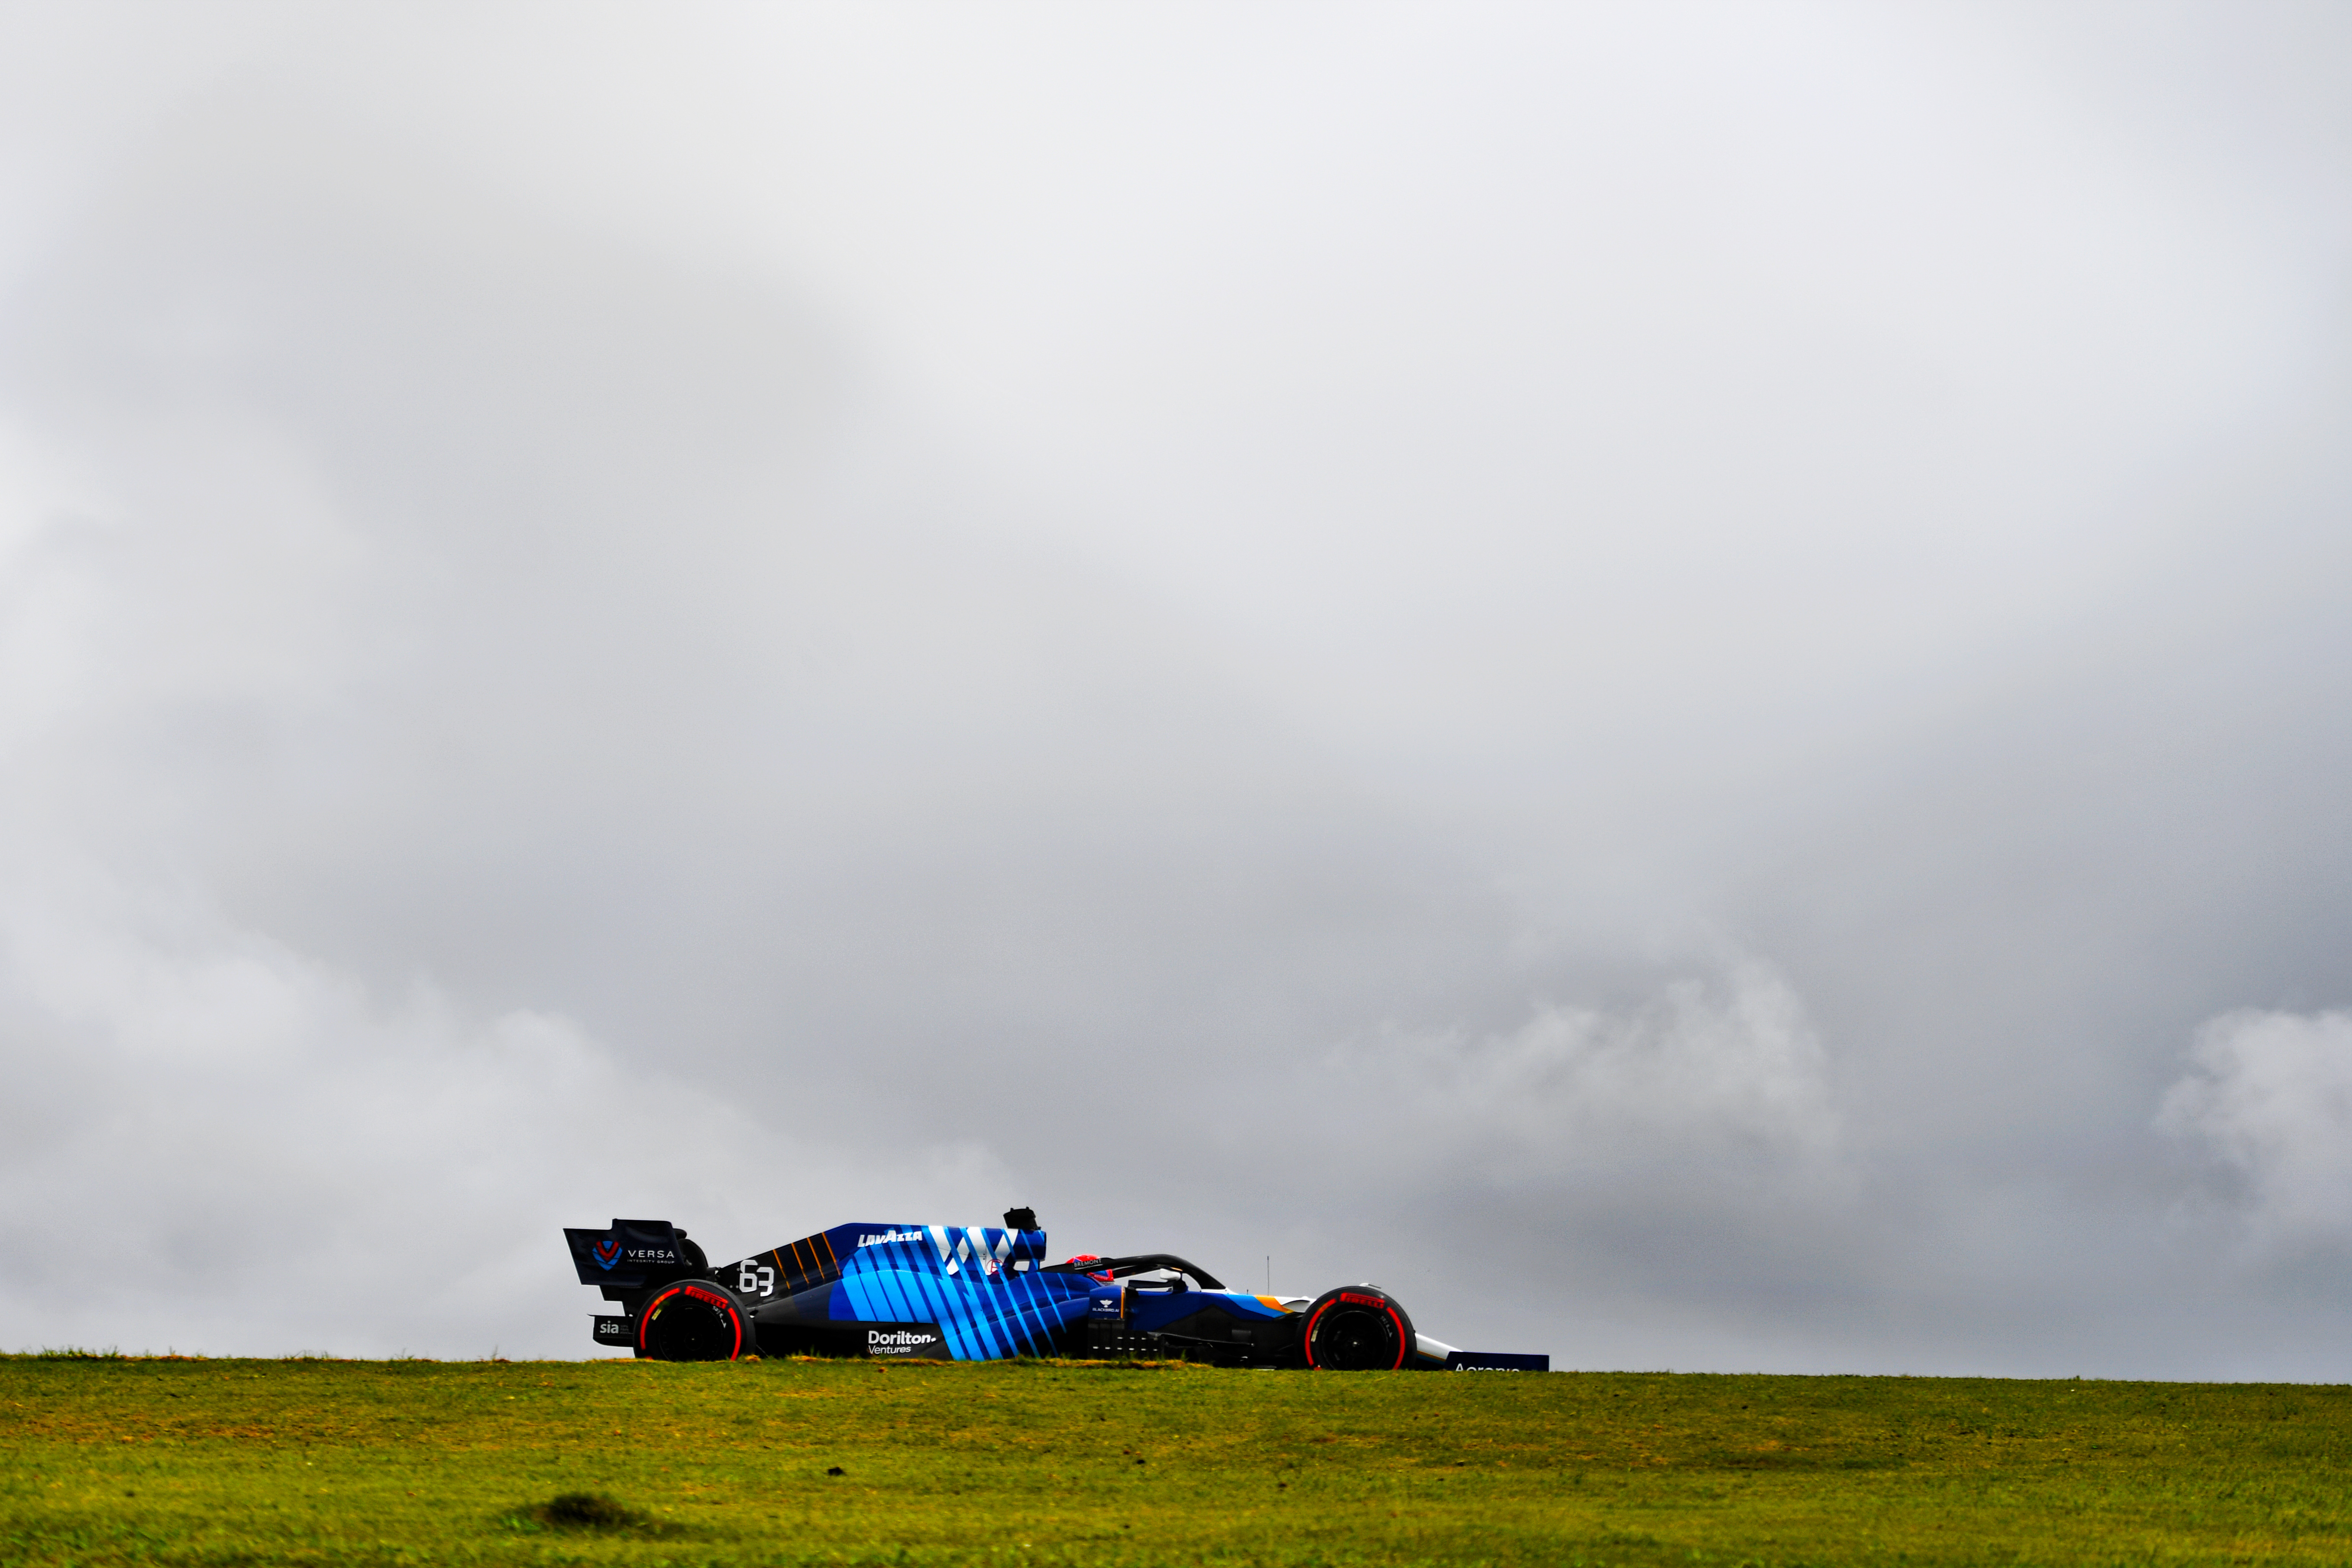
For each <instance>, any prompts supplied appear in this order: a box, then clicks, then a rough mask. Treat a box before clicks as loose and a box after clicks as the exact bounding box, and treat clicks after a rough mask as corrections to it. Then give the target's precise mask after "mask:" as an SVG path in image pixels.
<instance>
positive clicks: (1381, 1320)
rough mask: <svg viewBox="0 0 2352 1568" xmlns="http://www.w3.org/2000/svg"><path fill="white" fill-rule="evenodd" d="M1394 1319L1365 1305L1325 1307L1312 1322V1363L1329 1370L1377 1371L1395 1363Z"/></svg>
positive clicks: (1397, 1359) (1396, 1356)
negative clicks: (1319, 1316)
mask: <svg viewBox="0 0 2352 1568" xmlns="http://www.w3.org/2000/svg"><path fill="white" fill-rule="evenodd" d="M1401 1348H1402V1347H1400V1346H1399V1345H1398V1343H1397V1326H1396V1320H1395V1319H1393V1318H1391V1317H1390V1316H1389V1315H1388V1314H1387V1313H1386V1312H1381V1311H1375V1310H1372V1309H1370V1308H1369V1307H1353V1306H1339V1307H1333V1308H1330V1309H1329V1310H1327V1311H1325V1312H1324V1314H1323V1321H1321V1322H1318V1323H1317V1324H1316V1325H1315V1364H1316V1365H1317V1366H1320V1367H1328V1368H1329V1369H1330V1370H1331V1371H1333V1372H1379V1371H1384V1370H1386V1369H1387V1368H1389V1367H1392V1366H1394V1365H1396V1364H1397V1363H1398V1361H1399V1360H1400V1359H1401V1357H1400V1356H1399V1354H1398V1352H1399V1351H1400V1349H1401Z"/></svg>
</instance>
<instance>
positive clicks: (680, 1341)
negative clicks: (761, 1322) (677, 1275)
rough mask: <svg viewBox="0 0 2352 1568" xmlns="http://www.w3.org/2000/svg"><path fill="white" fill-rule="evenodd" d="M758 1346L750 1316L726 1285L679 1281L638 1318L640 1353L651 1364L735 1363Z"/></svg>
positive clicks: (651, 1299) (650, 1298)
mask: <svg viewBox="0 0 2352 1568" xmlns="http://www.w3.org/2000/svg"><path fill="white" fill-rule="evenodd" d="M758 1348H759V1342H758V1340H757V1338H756V1337H755V1336H754V1332H753V1330H752V1327H751V1314H750V1313H748V1312H746V1311H744V1310H743V1308H742V1306H741V1304H740V1302H738V1301H737V1300H735V1297H734V1295H733V1294H732V1293H731V1292H730V1291H729V1290H728V1289H727V1288H726V1287H725V1286H724V1285H719V1284H716V1283H713V1282H712V1281H710V1280H708V1279H675V1280H672V1281H671V1282H670V1283H669V1284H667V1285H665V1286H663V1287H662V1288H661V1289H658V1290H656V1291H655V1292H654V1293H653V1294H652V1295H651V1296H648V1297H647V1298H646V1304H645V1306H644V1308H643V1309H641V1310H639V1311H638V1313H637V1353H638V1354H640V1355H642V1356H645V1357H646V1358H647V1359H649V1360H653V1361H733V1360H734V1359H735V1358H736V1357H738V1356H746V1355H750V1354H751V1353H752V1352H754V1351H755V1350H757V1349H758Z"/></svg>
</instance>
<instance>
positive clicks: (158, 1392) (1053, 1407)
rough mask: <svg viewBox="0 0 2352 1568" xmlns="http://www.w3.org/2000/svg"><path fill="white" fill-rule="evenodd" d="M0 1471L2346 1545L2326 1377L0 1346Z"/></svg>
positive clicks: (480, 1518) (343, 1556)
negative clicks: (544, 1358) (719, 1359)
mask: <svg viewBox="0 0 2352 1568" xmlns="http://www.w3.org/2000/svg"><path fill="white" fill-rule="evenodd" d="M0 1461H5V1462H4V1463H0V1562H5V1563H12V1564H13V1563H222V1564H226V1563H298V1562H299V1563H317V1562H331V1563H677V1564H687V1563H803V1562H817V1563H1086V1564H1089V1565H1107V1564H1122V1563H1136V1564H1141V1563H1285V1564H1305V1563H1332V1564H1337V1563H1695V1562H1696V1563H1720V1564H1726V1565H1729V1564H1736V1563H1860V1562H1873V1563H1876V1562H1898V1561H1899V1562H1910V1563H2010V1562H2021V1563H2248V1562H2285V1563H2305V1562H2315V1563H2338V1562H2345V1561H2347V1559H2352V1514H2347V1505H2352V1390H2347V1389H2344V1388H2336V1387H2326V1388H2321V1387H2304V1386H2262V1385H2249V1384H2238V1385H2212V1384H2145V1383H2142V1384H2126V1383H2021V1382H1994V1381H1973V1380H1964V1379H1930V1378H1916V1379H1915V1378H1860V1377H1855V1378H1837V1377H1709V1376H1675V1375H1666V1374H1660V1375H1639V1374H1619V1373H1607V1374H1603V1373H1553V1374H1550V1375H1548V1376H1547V1375H1528V1374H1511V1373H1489V1374H1452V1375H1449V1374H1445V1373H1419V1374H1415V1373H1390V1374H1378V1373H1371V1374H1359V1375H1348V1374H1339V1373H1278V1372H1234V1371H1224V1372H1219V1371H1211V1370H1206V1369H1202V1368H1189V1367H1172V1366H1171V1367H1125V1366H1108V1365H1085V1364H1057V1363H1025V1364H1024V1363H1006V1364H993V1365H928V1364H913V1365H910V1364H905V1363H899V1364H888V1365H875V1364H868V1363H819V1362H805V1361H769V1362H762V1363H740V1364H731V1365H730V1364H724V1363H720V1364H709V1365H698V1366H681V1365H663V1364H656V1363H639V1362H629V1361H602V1362H520V1363H503V1362H494V1363H481V1362H472V1363H435V1362H341V1361H278V1362H253V1361H200V1360H160V1359H159V1360H110V1359H96V1358H83V1359H63V1358H44V1357H31V1356H18V1357H9V1358H0ZM836 1471H837V1472H838V1473H837V1474H836V1473H834V1472H836ZM573 1493H587V1494H593V1495H595V1496H599V1497H602V1498H605V1499H609V1500H611V1501H612V1503H614V1504H617V1505H618V1507H619V1509H620V1510H623V1517H622V1518H621V1519H620V1520H619V1521H617V1522H605V1523H601V1524H599V1523H593V1522H591V1523H577V1524H573V1523H564V1522H562V1521H561V1519H562V1511H563V1510H553V1511H552V1512H551V1510H549V1509H548V1507H547V1505H548V1504H550V1503H551V1501H552V1500H554V1499H556V1498H557V1497H559V1496H562V1495H564V1494H573ZM602 1506H603V1505H596V1507H592V1508H591V1509H590V1510H588V1511H590V1512H591V1513H594V1512H595V1511H597V1509H598V1508H601V1507H602Z"/></svg>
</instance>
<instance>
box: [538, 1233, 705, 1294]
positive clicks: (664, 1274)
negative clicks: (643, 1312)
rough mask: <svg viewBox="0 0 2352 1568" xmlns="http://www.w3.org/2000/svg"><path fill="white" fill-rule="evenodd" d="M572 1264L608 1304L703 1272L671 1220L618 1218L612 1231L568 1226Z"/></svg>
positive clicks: (567, 1238)
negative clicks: (626, 1294) (623, 1295)
mask: <svg viewBox="0 0 2352 1568" xmlns="http://www.w3.org/2000/svg"><path fill="white" fill-rule="evenodd" d="M563 1239H564V1240H565V1241H566V1242H567V1243H569V1244H570V1246H571V1248H572V1267H573V1268H576V1269H578V1270H579V1273H580V1283H582V1284H583V1285H601V1286H603V1287H604V1294H605V1296H606V1298H607V1299H608V1300H619V1299H620V1293H621V1292H623V1291H626V1290H635V1289H641V1288H643V1287H644V1286H646V1285H647V1284H651V1283H656V1282H659V1281H662V1280H667V1279H676V1278H677V1276H679V1275H681V1274H696V1273H699V1272H701V1266H700V1264H699V1262H698V1260H697V1258H696V1256H695V1253H694V1251H692V1250H690V1249H691V1248H692V1245H693V1244H692V1243H690V1242H688V1240H687V1239H686V1232H684V1231H682V1230H680V1229H678V1228H677V1226H674V1225H672V1224H670V1222H669V1221H667V1220H666V1219H616V1220H614V1222H613V1224H612V1227H611V1228H610V1229H607V1230H576V1229H573V1228H572V1227H571V1226H565V1227H564V1231H563Z"/></svg>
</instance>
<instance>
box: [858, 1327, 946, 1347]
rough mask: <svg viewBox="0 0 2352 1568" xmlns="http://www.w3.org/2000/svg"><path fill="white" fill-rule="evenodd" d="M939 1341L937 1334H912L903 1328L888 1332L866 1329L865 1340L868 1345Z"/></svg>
mask: <svg viewBox="0 0 2352 1568" xmlns="http://www.w3.org/2000/svg"><path fill="white" fill-rule="evenodd" d="M939 1341H940V1336H939V1335H937V1334H914V1333H908V1331H906V1330H904V1329H898V1330H895V1331H892V1332H889V1333H884V1332H883V1331H881V1330H880V1329H868V1330H866V1343H867V1344H869V1345H932V1344H937V1343H939Z"/></svg>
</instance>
